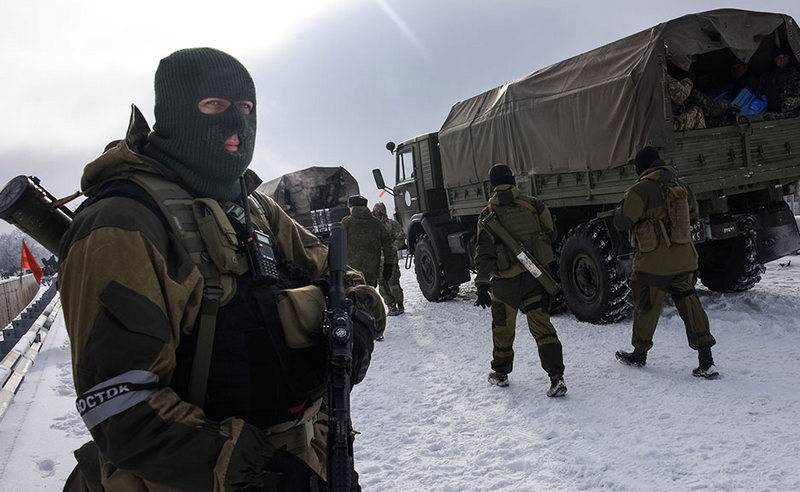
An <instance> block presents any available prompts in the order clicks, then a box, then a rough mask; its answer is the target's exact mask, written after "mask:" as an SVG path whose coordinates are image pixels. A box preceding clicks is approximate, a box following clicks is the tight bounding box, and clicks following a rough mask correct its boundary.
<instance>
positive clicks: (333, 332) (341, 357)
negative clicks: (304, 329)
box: [325, 224, 355, 492]
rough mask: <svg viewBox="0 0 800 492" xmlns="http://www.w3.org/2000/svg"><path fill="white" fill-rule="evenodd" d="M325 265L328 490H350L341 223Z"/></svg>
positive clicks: (348, 335)
mask: <svg viewBox="0 0 800 492" xmlns="http://www.w3.org/2000/svg"><path fill="white" fill-rule="evenodd" d="M328 268H329V271H330V291H329V308H328V312H327V317H326V322H325V336H326V338H327V343H328V361H327V383H328V402H327V403H328V414H329V418H328V422H329V424H328V425H329V431H328V490H331V491H335V492H340V491H341V492H345V491H346V492H350V490H352V489H353V488H354V485H355V484H354V483H353V477H354V475H355V474H354V463H353V427H352V423H351V420H350V388H351V380H350V378H351V374H350V373H351V370H352V362H353V324H352V320H351V319H350V306H351V303H350V301H349V300H348V299H347V298H346V297H345V276H346V274H347V238H346V236H345V233H344V229H343V228H342V225H341V224H334V225H333V227H332V228H331V240H330V246H329V249H328Z"/></svg>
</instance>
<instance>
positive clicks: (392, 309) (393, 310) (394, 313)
mask: <svg viewBox="0 0 800 492" xmlns="http://www.w3.org/2000/svg"><path fill="white" fill-rule="evenodd" d="M399 314H400V311H399V310H398V309H397V308H396V307H394V306H389V310H388V311H387V312H386V316H397V315H399Z"/></svg>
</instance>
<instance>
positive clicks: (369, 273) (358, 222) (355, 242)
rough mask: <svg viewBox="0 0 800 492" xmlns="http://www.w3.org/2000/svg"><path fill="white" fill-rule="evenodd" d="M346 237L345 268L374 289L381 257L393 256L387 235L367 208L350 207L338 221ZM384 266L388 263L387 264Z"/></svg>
mask: <svg viewBox="0 0 800 492" xmlns="http://www.w3.org/2000/svg"><path fill="white" fill-rule="evenodd" d="M342 226H343V227H344V230H345V232H346V233H347V264H348V266H350V267H352V268H355V269H356V270H358V271H360V272H361V273H363V274H364V278H365V279H366V280H367V284H369V285H376V283H377V281H378V277H379V276H380V274H381V266H382V265H381V257H383V258H393V257H396V256H397V253H396V252H395V249H394V246H393V244H392V238H391V237H390V236H389V231H387V230H386V228H385V227H384V226H383V224H382V223H381V221H380V220H379V219H377V218H375V216H374V215H372V212H371V211H370V210H369V209H368V208H367V207H360V206H359V207H353V210H352V212H351V213H350V215H348V216H347V217H345V218H344V219H342ZM387 263H389V262H388V261H387Z"/></svg>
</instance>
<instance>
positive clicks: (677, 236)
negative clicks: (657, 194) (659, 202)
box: [660, 181, 692, 244]
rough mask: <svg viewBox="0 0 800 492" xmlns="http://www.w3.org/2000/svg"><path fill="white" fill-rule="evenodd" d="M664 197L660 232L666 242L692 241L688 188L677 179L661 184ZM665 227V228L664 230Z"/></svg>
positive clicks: (685, 242) (686, 242) (680, 242)
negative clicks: (663, 215) (663, 216)
mask: <svg viewBox="0 0 800 492" xmlns="http://www.w3.org/2000/svg"><path fill="white" fill-rule="evenodd" d="M661 191H662V195H663V197H664V209H665V215H666V216H665V218H664V219H663V220H661V221H660V222H661V226H662V232H663V233H664V238H666V239H667V240H668V243H669V242H671V243H674V244H688V243H691V242H692V223H691V219H690V217H689V216H690V211H689V208H690V206H689V190H688V188H686V187H685V186H683V185H682V184H680V183H679V182H677V181H673V182H667V183H662V184H661ZM664 229H666V230H664Z"/></svg>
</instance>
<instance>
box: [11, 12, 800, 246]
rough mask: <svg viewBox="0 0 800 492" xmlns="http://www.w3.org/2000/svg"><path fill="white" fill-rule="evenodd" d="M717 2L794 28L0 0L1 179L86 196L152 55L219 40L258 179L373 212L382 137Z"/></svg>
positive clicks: (646, 19)
mask: <svg viewBox="0 0 800 492" xmlns="http://www.w3.org/2000/svg"><path fill="white" fill-rule="evenodd" d="M721 7H738V8H744V9H750V10H761V11H772V12H783V13H787V14H789V15H792V16H793V17H794V18H795V19H800V1H798V0H775V1H766V0H762V1H755V0H751V1H734V0H728V1H703V2H700V1H696V0H695V1H683V0H669V1H658V2H655V1H650V2H648V1H621V0H620V1H607V0H603V1H588V0H587V1H583V2H580V1H564V0H562V1H556V2H545V1H533V0H526V1H523V0H519V1H516V0H480V1H479V0H474V1H466V0H462V1H456V0H403V1H395V0H338V1H333V0H328V1H325V0H309V1H304V0H293V1H290V2H275V1H259V2H241V1H240V2H232V3H225V2H219V1H215V2H208V1H192V2H177V1H169V2H168V1H164V0H160V1H142V0H139V1H137V2H135V3H131V2H120V1H112V0H106V1H97V2H90V1H85V0H71V1H69V2H64V1H36V2H11V1H5V2H2V6H0V18H2V19H3V20H4V23H3V29H2V30H0V66H2V70H0V88H2V89H3V93H4V94H3V96H4V98H3V101H4V102H3V105H4V106H3V108H4V111H3V115H2V117H0V181H1V182H2V183H0V185H2V184H3V183H5V182H6V181H7V180H8V179H10V178H12V177H13V176H16V175H18V174H35V175H37V176H39V177H40V178H42V180H43V182H44V183H45V184H46V186H47V187H48V188H50V189H51V191H53V192H54V193H55V194H56V195H66V194H68V193H70V192H72V191H74V190H77V189H78V183H79V180H80V175H81V172H82V169H83V166H84V165H85V164H86V163H87V162H89V161H90V160H92V159H93V158H94V157H96V156H97V155H99V154H100V153H101V152H102V150H103V147H104V146H105V145H106V143H108V142H109V141H111V140H115V139H118V138H121V137H122V136H123V134H124V132H125V127H126V124H127V119H128V114H129V106H130V104H131V103H135V104H136V105H137V106H139V108H140V109H142V110H143V112H144V114H145V116H146V117H147V118H148V121H149V122H150V124H151V125H152V123H153V116H152V108H153V74H154V72H155V69H156V67H157V65H158V61H159V59H161V58H162V57H164V56H166V55H168V54H169V53H171V52H172V51H175V50H177V49H180V48H186V47H195V46H212V47H216V48H219V49H222V50H224V51H227V52H228V53H230V54H232V55H234V56H235V57H237V58H239V59H240V60H241V61H242V62H243V63H244V64H245V66H247V67H248V69H249V70H250V73H251V74H252V75H253V78H254V79H255V83H256V91H257V104H258V136H257V146H256V153H255V157H254V159H253V164H252V167H253V168H254V169H255V170H256V171H257V172H258V173H259V174H260V175H261V177H262V178H264V179H265V180H267V179H271V178H273V177H277V176H279V175H281V174H283V173H285V172H288V171H293V170H297V169H301V168H304V167H308V166H311V165H343V166H345V167H346V168H347V169H348V170H350V172H352V173H353V174H354V175H355V176H356V179H358V181H359V184H360V185H361V190H362V194H364V195H365V196H367V197H368V198H369V199H370V202H373V201H374V200H376V199H378V197H377V191H376V190H374V184H373V181H372V178H371V173H370V170H371V169H373V168H375V167H380V168H381V169H382V170H383V172H384V175H385V176H386V178H387V182H393V181H394V179H393V176H394V170H393V163H392V158H391V156H390V155H389V153H388V152H387V151H386V150H385V148H384V145H385V143H386V142H387V141H389V140H393V141H395V142H399V141H402V140H405V139H407V138H410V137H413V136H416V135H418V134H422V133H426V132H429V131H435V130H438V129H439V127H440V126H441V124H442V122H443V121H444V118H445V117H446V116H447V113H448V111H449V109H450V107H451V106H452V105H453V103H455V102H456V101H458V100H461V99H464V98H467V97H470V96H473V95H475V94H477V93H480V92H483V91H484V90H487V89H490V88H491V87H494V86H496V85H499V84H502V83H503V82H506V81H508V80H511V79H514V78H516V77H518V76H520V75H523V74H526V73H529V72H532V71H534V70H536V69H538V68H541V67H543V66H546V65H548V64H551V63H554V62H556V61H559V60H562V59H564V58H568V57H570V56H572V55H575V54H578V53H581V52H584V51H587V50H590V49H592V48H595V47H597V46H601V45H603V44H606V43H608V42H611V41H613V40H615V39H618V38H620V37H623V36H626V35H629V34H632V33H634V32H637V31H640V30H642V29H645V28H648V27H650V26H652V25H655V24H658V23H659V22H663V21H666V20H669V19H671V18H674V17H677V16H680V15H683V14H686V13H691V12H697V11H701V10H710V9H714V8H721ZM388 198H390V197H388V196H387V197H386V198H385V199H388ZM8 230H9V228H8V227H7V226H6V225H5V223H2V224H0V232H6V231H8Z"/></svg>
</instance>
